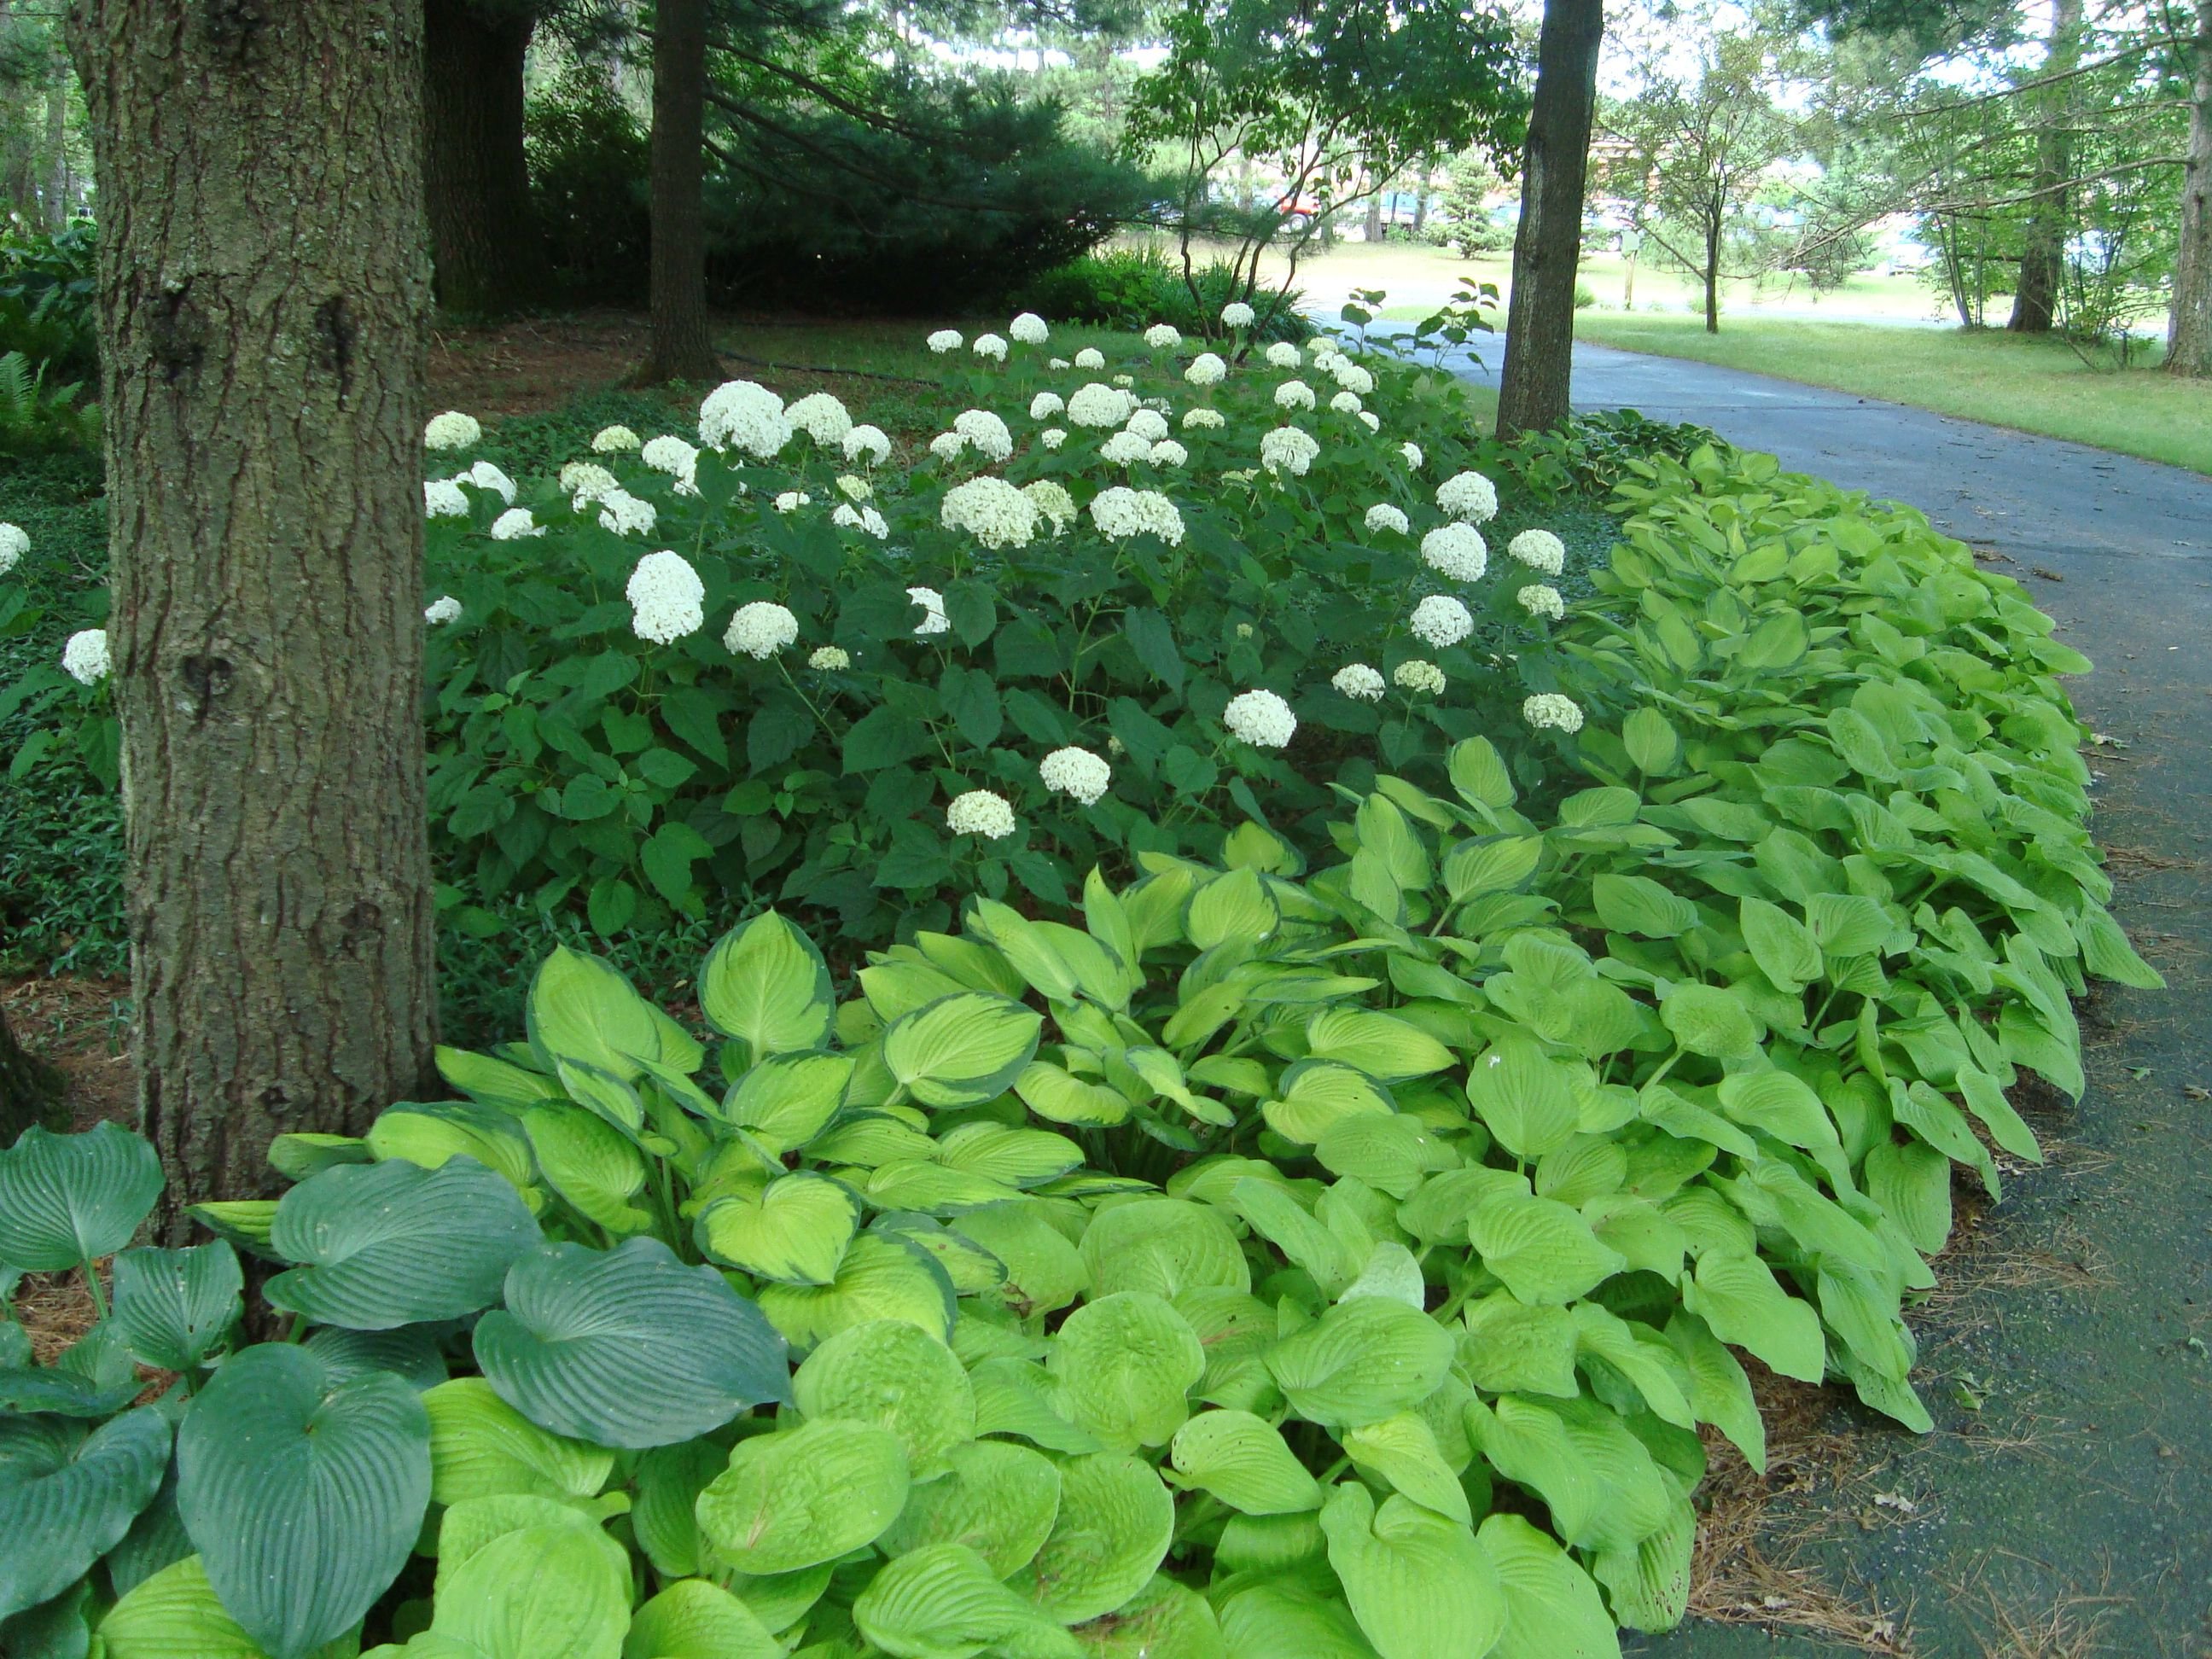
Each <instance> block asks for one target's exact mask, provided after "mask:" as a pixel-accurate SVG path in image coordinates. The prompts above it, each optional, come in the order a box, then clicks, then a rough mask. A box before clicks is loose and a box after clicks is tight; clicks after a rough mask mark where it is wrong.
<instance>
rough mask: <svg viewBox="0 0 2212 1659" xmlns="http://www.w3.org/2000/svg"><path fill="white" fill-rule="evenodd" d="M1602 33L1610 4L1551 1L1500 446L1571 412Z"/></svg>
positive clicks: (1527, 176) (1532, 129) (1516, 241)
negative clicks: (1577, 301)
mask: <svg viewBox="0 0 2212 1659" xmlns="http://www.w3.org/2000/svg"><path fill="white" fill-rule="evenodd" d="M1604 34H1605V5H1604V0H1544V26H1543V30H1542V32H1541V34H1540V35H1539V36H1538V39H1537V46H1536V98H1535V105H1534V109H1533V110H1532V111H1531V112H1530V113H1529V117H1528V149H1527V151H1526V153H1525V155H1524V156H1523V159H1522V169H1521V225H1520V228H1519V229H1518V230H1517V231H1516V233H1515V234H1514V238H1513V294H1512V298H1511V299H1510V301H1509V302H1508V304H1507V307H1506V313H1505V368H1504V373H1503V374H1502V376H1501V377H1500V380H1499V385H1498V436H1499V437H1501V438H1510V437H1512V436H1514V435H1516V434H1518V433H1522V432H1535V431H1541V429H1543V428H1547V427H1553V426H1557V425H1559V423H1560V422H1563V421H1565V419H1566V418H1567V415H1568V412H1569V405H1568V394H1569V385H1570V381H1571V376H1572V373H1573V361H1574V344H1575V274H1576V272H1577V270H1578V269H1579V268H1580V264H1581V261H1582V246H1583V182H1584V179H1585V176H1586V174H1587V173H1588V171H1589V137H1590V115H1591V112H1592V110H1593V108H1594V107H1595V103H1596V100H1597V50H1598V43H1599V41H1600V40H1602V39H1603V38H1604Z"/></svg>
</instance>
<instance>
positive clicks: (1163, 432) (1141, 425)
mask: <svg viewBox="0 0 2212 1659" xmlns="http://www.w3.org/2000/svg"><path fill="white" fill-rule="evenodd" d="M1122 430H1124V431H1125V432H1133V433H1135V434H1136V435H1137V436H1139V438H1142V439H1143V440H1144V441H1146V443H1148V444H1156V443H1158V442H1159V441H1160V440H1161V439H1163V438H1164V437H1166V436H1167V435H1168V421H1167V416H1164V415H1163V414H1161V413H1160V411H1159V410H1157V409H1140V410H1136V411H1135V412H1134V413H1133V414H1132V415H1131V416H1129V419H1128V422H1127V425H1126V426H1124V427H1123V428H1122Z"/></svg>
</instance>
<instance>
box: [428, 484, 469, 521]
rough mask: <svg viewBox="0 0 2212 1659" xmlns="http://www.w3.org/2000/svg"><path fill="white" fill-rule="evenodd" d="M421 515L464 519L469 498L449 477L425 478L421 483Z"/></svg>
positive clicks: (432, 517) (467, 514)
mask: <svg viewBox="0 0 2212 1659" xmlns="http://www.w3.org/2000/svg"><path fill="white" fill-rule="evenodd" d="M422 516H423V517H424V518H426V519H465V518H467V517H468V516H469V498H468V497H467V496H466V495H463V494H462V493H461V487H460V485H459V484H457V483H454V482H453V480H452V479H451V478H426V479H424V480H423V483H422Z"/></svg>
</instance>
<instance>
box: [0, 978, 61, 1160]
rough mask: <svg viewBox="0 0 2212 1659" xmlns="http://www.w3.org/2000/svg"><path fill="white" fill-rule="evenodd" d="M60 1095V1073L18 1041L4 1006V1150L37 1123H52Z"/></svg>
mask: <svg viewBox="0 0 2212 1659" xmlns="http://www.w3.org/2000/svg"><path fill="white" fill-rule="evenodd" d="M60 1098H61V1076H60V1073H57V1072H56V1071H55V1070H54V1068H53V1067H52V1066H49V1065H47V1064H46V1061H44V1060H40V1059H39V1058H38V1057H37V1056H36V1055H34V1054H28V1053H26V1052H25V1051H24V1050H23V1049H22V1048H21V1047H19V1046H18V1045H17V1043H16V1042H15V1033H13V1032H12V1031H10V1030H9V1029H8V1014H7V1011H6V1010H5V1009H0V1151H4V1150H5V1149H6V1148H8V1147H9V1146H14V1145H15V1138H16V1137H17V1136H18V1135H20V1134H21V1133H23V1131H24V1130H26V1129H28V1128H30V1127H33V1125H48V1126H51V1124H52V1119H53V1117H54V1105H55V1103H56V1102H57V1101H58V1100H59V1099H60Z"/></svg>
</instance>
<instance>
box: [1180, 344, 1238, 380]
mask: <svg viewBox="0 0 2212 1659" xmlns="http://www.w3.org/2000/svg"><path fill="white" fill-rule="evenodd" d="M1228 373H1229V365H1228V364H1227V363H1225V362H1222V361H1221V359H1220V358H1219V357H1218V356H1216V355H1215V354H1214V353H1212V352H1211V351H1201V352H1200V353H1199V354H1198V356H1195V357H1194V358H1192V359H1191V360H1190V367H1189V368H1186V369H1185V370H1183V372H1182V377H1183V379H1184V380H1188V381H1189V382H1190V383H1191V384H1192V385H1193V386H1219V385H1220V384H1221V382H1222V379H1223V377H1224V376H1225V375H1226V374H1228Z"/></svg>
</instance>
